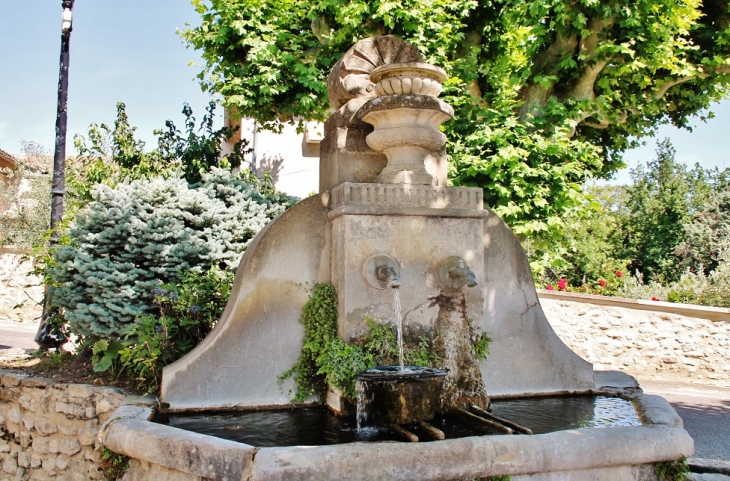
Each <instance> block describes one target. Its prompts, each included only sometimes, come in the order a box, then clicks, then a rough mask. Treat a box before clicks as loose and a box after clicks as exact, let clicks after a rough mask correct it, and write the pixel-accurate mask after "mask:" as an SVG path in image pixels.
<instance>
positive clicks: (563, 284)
mask: <svg viewBox="0 0 730 481" xmlns="http://www.w3.org/2000/svg"><path fill="white" fill-rule="evenodd" d="M567 286H568V279H566V278H565V277H561V278H560V280H559V281H558V289H560V290H561V291H564V290H565V288H566V287H567Z"/></svg>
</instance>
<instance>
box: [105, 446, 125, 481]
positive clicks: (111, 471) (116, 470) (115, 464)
mask: <svg viewBox="0 0 730 481" xmlns="http://www.w3.org/2000/svg"><path fill="white" fill-rule="evenodd" d="M101 469H102V471H103V472H104V479H106V480H107V481H116V480H117V479H121V478H122V476H124V473H126V472H127V470H128V469H129V458H128V457H127V456H124V455H123V454H117V453H115V452H114V451H112V450H110V449H107V448H105V447H104V446H102V447H101Z"/></svg>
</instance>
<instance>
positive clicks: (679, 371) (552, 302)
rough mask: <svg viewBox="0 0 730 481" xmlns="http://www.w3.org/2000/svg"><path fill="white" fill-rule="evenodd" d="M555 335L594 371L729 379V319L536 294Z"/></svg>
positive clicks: (710, 380)
mask: <svg viewBox="0 0 730 481" xmlns="http://www.w3.org/2000/svg"><path fill="white" fill-rule="evenodd" d="M540 304H541V305H542V308H543V311H544V312H545V316H546V317H547V319H548V321H549V322H550V325H551V326H552V327H553V329H554V330H555V332H556V333H557V335H558V336H559V337H560V338H561V339H562V340H563V342H565V343H566V344H567V345H568V346H569V347H570V348H571V349H572V350H573V351H575V352H576V353H578V354H579V355H580V356H581V357H583V358H584V359H586V360H587V361H588V362H591V363H593V367H594V369H596V370H616V369H617V370H621V371H624V372H626V373H628V374H631V375H632V376H636V377H638V378H639V379H659V380H682V381H687V382H702V383H710V384H727V383H729V382H730V322H729V321H728V320H715V321H712V320H708V319H701V318H696V317H686V316H682V315H679V314H673V313H667V312H657V311H648V310H637V309H630V308H625V307H616V306H610V305H596V304H590V303H583V302H574V301H567V300H560V299H545V298H540Z"/></svg>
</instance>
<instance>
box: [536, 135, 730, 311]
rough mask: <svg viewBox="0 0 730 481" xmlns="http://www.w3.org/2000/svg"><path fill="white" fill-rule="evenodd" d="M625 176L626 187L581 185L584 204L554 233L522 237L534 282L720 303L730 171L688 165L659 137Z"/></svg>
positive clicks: (728, 247) (729, 227) (729, 246)
mask: <svg viewBox="0 0 730 481" xmlns="http://www.w3.org/2000/svg"><path fill="white" fill-rule="evenodd" d="M632 177H633V184H632V185H629V186H600V187H599V186H593V187H590V188H588V189H586V194H587V199H588V200H589V201H590V202H589V201H588V200H587V201H586V202H585V203H584V206H583V210H582V211H579V212H578V213H576V214H575V215H574V216H573V217H570V218H567V219H565V228H564V229H563V230H562V232H559V233H557V234H552V235H538V236H534V237H529V238H526V239H525V241H524V245H525V248H526V250H527V252H528V256H529V257H530V260H531V263H530V264H531V267H532V269H533V273H534V275H535V278H536V281H537V282H538V284H542V285H553V286H554V285H555V283H556V282H559V279H564V281H563V282H565V283H566V284H567V286H566V289H567V290H572V291H580V292H586V293H590V294H604V295H621V296H625V297H631V298H638V299H652V298H654V299H660V300H664V301H670V302H683V303H693V304H702V305H714V306H725V305H728V303H729V302H730V298H729V296H728V295H727V294H725V293H726V292H727V291H728V286H730V278H728V274H727V273H728V272H730V267H727V259H728V256H729V255H730V254H728V253H729V252H730V193H729V192H730V189H728V185H730V183H729V179H730V170H725V171H722V172H721V171H719V170H718V169H703V168H702V167H700V166H699V165H696V166H695V167H694V168H692V169H688V168H687V167H685V166H684V165H682V164H680V163H678V162H677V161H676V160H675V159H674V149H673V148H672V146H671V143H670V142H669V141H668V140H664V141H662V142H660V143H659V146H658V149H657V158H656V159H655V160H653V161H650V162H648V163H647V164H646V165H645V166H639V167H638V168H637V169H635V170H634V171H633V172H632ZM618 272H621V273H627V274H628V273H633V276H628V275H627V276H626V277H621V276H618V275H617V273H618ZM568 286H573V287H568Z"/></svg>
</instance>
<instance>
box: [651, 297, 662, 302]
mask: <svg viewBox="0 0 730 481" xmlns="http://www.w3.org/2000/svg"><path fill="white" fill-rule="evenodd" d="M651 300H652V301H661V299H659V298H658V297H652V298H651Z"/></svg>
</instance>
